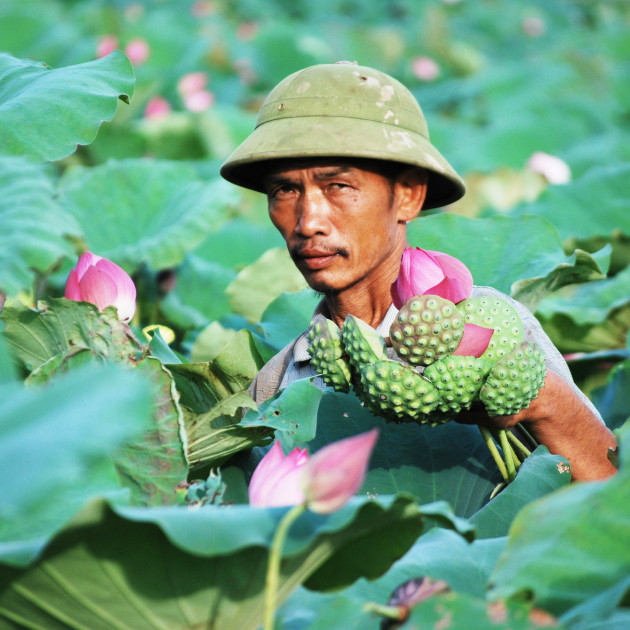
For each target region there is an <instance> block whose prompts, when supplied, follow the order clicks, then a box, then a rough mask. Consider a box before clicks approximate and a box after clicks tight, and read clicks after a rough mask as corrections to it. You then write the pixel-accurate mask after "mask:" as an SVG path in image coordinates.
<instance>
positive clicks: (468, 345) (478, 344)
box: [453, 324, 494, 359]
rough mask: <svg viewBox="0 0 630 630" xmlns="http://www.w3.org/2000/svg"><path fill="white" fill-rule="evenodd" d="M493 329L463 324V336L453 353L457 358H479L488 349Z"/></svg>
mask: <svg viewBox="0 0 630 630" xmlns="http://www.w3.org/2000/svg"><path fill="white" fill-rule="evenodd" d="M493 334H494V328H484V327H483V326H477V324H464V334H463V335H462V338H461V341H460V342H459V345H458V346H457V348H456V349H455V352H453V354H454V355H456V356H458V357H475V358H477V359H478V358H479V357H480V356H481V355H482V354H483V353H484V352H485V351H486V349H487V348H488V344H489V343H490V338H491V337H492V335H493Z"/></svg>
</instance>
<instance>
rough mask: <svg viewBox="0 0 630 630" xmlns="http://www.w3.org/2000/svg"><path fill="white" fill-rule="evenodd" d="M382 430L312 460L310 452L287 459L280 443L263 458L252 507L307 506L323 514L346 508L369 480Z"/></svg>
mask: <svg viewBox="0 0 630 630" xmlns="http://www.w3.org/2000/svg"><path fill="white" fill-rule="evenodd" d="M377 437H378V430H377V429H373V430H372V431H368V432H367V433H361V434H359V435H355V436H352V437H350V438H346V439H345V440H339V441H338V442H333V443H332V444H329V445H328V446H324V448H322V449H320V450H319V451H317V453H315V455H313V457H311V458H310V459H309V458H308V454H307V452H306V449H300V448H299V447H296V448H294V449H293V450H292V451H291V452H290V453H289V454H288V455H286V456H285V455H284V454H283V452H282V447H281V446H280V442H276V443H275V444H274V445H273V446H272V447H271V449H270V450H269V451H268V452H267V454H266V455H265V456H264V457H263V458H262V460H261V461H260V463H259V464H258V466H257V467H256V470H255V471H254V474H253V475H252V479H251V481H250V484H249V502H250V505H254V506H258V507H279V506H284V505H298V504H300V503H304V502H306V504H307V505H308V508H309V509H310V510H312V511H313V512H318V513H319V514H329V513H331V512H335V511H336V510H338V509H340V508H341V507H343V506H344V505H345V504H346V503H347V501H348V500H349V499H350V497H352V496H354V494H355V493H356V492H357V490H358V489H359V488H360V487H361V484H362V483H363V480H364V479H365V473H366V471H367V465H368V461H369V459H370V455H371V453H372V449H373V447H374V444H375V443H376V439H377Z"/></svg>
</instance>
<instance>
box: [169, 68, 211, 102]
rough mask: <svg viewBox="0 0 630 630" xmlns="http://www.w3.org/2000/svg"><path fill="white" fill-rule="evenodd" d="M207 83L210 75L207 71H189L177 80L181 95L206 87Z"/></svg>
mask: <svg viewBox="0 0 630 630" xmlns="http://www.w3.org/2000/svg"><path fill="white" fill-rule="evenodd" d="M207 85H208V75H207V74H206V73H205V72H189V73H188V74H185V75H183V76H182V77H181V78H180V79H179V81H178V82H177V91H178V92H179V94H180V95H181V96H186V95H187V94H194V93H195V92H199V91H200V90H203V89H205V87H206V86H207Z"/></svg>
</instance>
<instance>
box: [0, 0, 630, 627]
mask: <svg viewBox="0 0 630 630" xmlns="http://www.w3.org/2000/svg"><path fill="white" fill-rule="evenodd" d="M338 60H348V61H357V62H358V63H360V64H362V65H367V66H373V67H375V68H378V69H379V70H382V71H384V72H387V73H389V74H391V75H392V76H394V77H396V78H398V79H399V80H401V81H402V82H403V83H404V84H405V85H407V86H408V87H409V88H410V89H411V91H412V92H413V93H414V95H415V96H416V97H417V99H418V101H419V103H420V104H421V106H422V108H423V111H424V113H425V116H426V118H427V121H428V124H429V129H430V131H431V139H432V141H433V143H434V144H435V145H436V146H438V147H439V149H440V151H441V152H442V153H443V154H444V155H445V156H446V157H447V159H448V160H449V162H450V163H451V164H452V165H453V166H454V167H455V168H456V169H457V171H458V172H459V173H460V174H462V176H463V177H464V178H465V180H466V184H467V194H466V196H465V197H464V198H463V200H461V201H459V202H456V203H455V204H453V205H451V206H448V207H445V208H440V209H436V210H429V211H426V212H424V213H423V214H422V216H421V217H420V218H418V219H415V220H414V221H412V222H411V223H410V224H409V226H408V235H409V241H410V243H411V245H412V246H413V247H414V248H421V249H417V250H416V251H417V252H429V254H426V256H428V257H432V258H431V260H437V261H438V262H437V263H435V264H436V272H440V273H441V271H440V269H439V267H440V264H441V263H440V261H443V260H447V261H448V260H452V258H451V257H455V258H457V259H458V260H459V261H461V262H462V263H464V265H465V266H466V267H467V268H468V269H469V270H470V273H471V274H472V277H473V279H474V283H475V284H476V285H488V286H492V287H495V288H496V289H498V290H500V291H502V292H504V293H506V294H508V295H511V296H512V297H514V298H516V299H517V300H519V301H520V302H522V303H523V304H525V305H526V306H527V307H529V309H530V310H531V311H533V312H534V313H535V315H536V317H537V318H538V319H539V321H540V322H541V323H542V325H543V327H544V329H545V331H546V332H547V333H548V335H549V336H550V337H551V339H552V340H553V342H554V343H555V345H556V346H557V347H558V348H559V350H560V351H561V352H562V354H563V355H564V356H565V357H566V359H567V362H568V364H569V367H570V369H571V371H572V373H573V376H574V378H575V380H576V382H577V383H578V385H579V386H580V387H581V388H582V390H583V391H584V392H585V393H586V394H587V395H588V396H589V397H590V399H591V400H592V401H593V403H594V404H595V405H596V407H597V408H598V410H599V412H600V413H601V415H602V417H603V419H604V421H605V422H606V424H607V425H608V426H609V427H610V428H611V429H612V430H613V431H614V432H615V434H616V436H617V439H618V441H619V448H618V449H617V450H616V451H610V453H609V457H610V458H611V459H612V460H613V461H614V463H615V465H616V466H617V467H618V472H617V473H616V475H614V476H613V477H611V478H610V479H608V480H606V481H603V482H576V483H570V479H571V474H570V467H569V465H568V462H567V461H566V460H565V459H563V458H562V457H560V456H557V455H553V454H550V453H549V452H548V451H547V449H546V448H545V447H544V446H537V447H536V446H535V445H534V447H532V448H531V449H530V450H531V453H530V452H529V451H527V452H526V453H524V454H523V453H522V452H521V454H520V457H517V458H516V459H512V460H510V458H509V457H508V456H507V455H508V451H509V452H512V447H511V446H510V445H509V443H508V442H506V441H505V439H506V437H505V435H501V436H497V435H494V436H492V435H489V434H486V435H485V437H484V435H483V434H482V432H480V431H479V430H478V428H477V427H476V426H474V425H470V424H464V423H458V422H454V421H451V418H449V417H445V416H444V413H445V412H444V411H442V412H440V413H442V415H441V416H440V422H439V423H433V424H435V426H432V423H427V422H415V421H407V422H401V421H398V420H399V419H397V418H393V419H392V418H391V417H387V415H386V414H381V413H380V412H379V409H378V408H377V407H376V406H375V405H371V404H366V403H365V401H362V400H361V399H360V398H359V397H358V396H357V395H356V393H355V392H354V391H353V390H352V388H346V390H345V391H336V389H335V388H333V387H327V388H325V389H322V388H318V387H316V386H314V385H313V383H312V382H311V380H310V379H301V380H298V381H295V382H293V383H292V384H291V385H289V386H288V387H286V388H285V389H283V390H282V391H281V392H280V393H279V394H278V395H277V396H275V397H274V398H272V399H270V400H268V401H267V402H265V403H263V404H261V405H259V406H257V405H256V404H255V403H254V401H253V400H252V398H251V397H250V396H249V394H248V393H247V388H248V385H249V383H250V382H251V380H252V379H253V377H254V376H255V374H256V373H257V371H258V370H259V369H260V368H261V367H262V366H263V365H264V364H265V363H266V362H267V361H268V360H270V359H271V358H272V357H273V356H274V355H275V354H276V353H277V352H278V351H279V350H280V349H281V348H282V347H284V346H285V345H286V344H287V343H289V342H290V341H291V340H292V339H294V338H295V337H296V336H297V335H298V334H300V333H302V332H303V331H305V330H306V329H307V328H308V327H309V324H310V322H311V317H312V314H313V310H314V308H315V305H316V304H317V302H318V301H319V299H320V297H319V296H317V295H315V294H314V293H313V292H312V291H310V289H308V288H307V287H306V284H305V281H304V279H303V278H302V276H301V275H300V274H299V272H298V271H297V270H296V269H295V267H294V265H293V264H292V262H291V259H290V258H289V254H288V252H287V250H286V248H285V245H284V242H283V240H282V238H281V237H280V235H279V234H278V233H277V232H276V231H275V229H274V228H273V226H272V225H271V223H270V221H269V219H268V216H267V207H266V199H265V198H264V197H263V195H260V194H258V193H254V192H251V191H247V190H245V189H241V188H238V187H236V186H234V185H231V184H229V183H227V182H226V181H223V180H222V179H221V178H220V177H219V167H220V165H221V163H222V162H223V161H224V160H225V159H226V157H227V156H228V155H229V154H230V152H231V151H232V150H233V149H234V148H235V147H236V146H237V145H238V143H239V142H241V141H242V140H243V139H244V138H245V137H246V136H247V135H248V134H249V133H250V131H251V130H252V129H253V127H254V124H255V120H256V114H257V111H258V108H259V107H260V105H261V103H262V101H263V99H264V97H265V96H266V94H267V93H268V91H269V90H270V89H271V88H272V87H273V86H274V85H275V84H276V83H277V82H278V81H280V80H281V79H282V78H284V77H285V76H286V75H288V74H289V73H291V72H293V71H296V70H299V69H301V68H304V67H306V66H308V65H313V64H317V63H331V62H335V61H338ZM0 190H1V194H0V462H1V465H0V482H1V483H0V487H1V488H2V498H1V499H0V627H1V628H11V629H13V628H16V629H18V628H19V629H41V630H49V629H51V630H55V629H64V628H72V629H77V630H78V629H89V630H100V629H103V630H112V629H115V630H145V629H146V630H149V629H151V630H154V629H156V630H157V629H160V630H176V629H184V628H191V629H192V628H206V629H213V630H256V629H257V628H264V629H265V630H271V629H272V628H275V629H276V630H306V629H307V628H308V629H309V630H320V629H326V630H331V629H334V630H350V629H356V630H370V629H374V630H377V629H379V628H408V629H411V628H449V629H450V630H480V629H486V628H497V629H508V628H510V629H512V630H518V629H525V628H540V627H558V628H566V629H569V630H595V629H597V630H604V629H605V630H613V629H614V630H617V629H622V628H629V627H630V464H629V463H628V462H627V461H626V454H627V453H628V452H630V424H629V423H628V422H627V419H628V416H629V415H630V354H629V344H628V338H629V336H628V331H629V329H630V219H629V218H628V217H629V216H630V214H629V213H630V6H629V5H628V4H627V3H626V2H623V1H622V0H618V1H615V0H599V1H597V0H594V1H591V2H587V1H586V0H560V1H559V2H545V1H543V0H525V1H522V2H521V1H517V0H504V1H503V2H499V1H496V0H495V1H491V0H479V1H477V2H472V1H467V0H448V1H447V0H441V1H439V0H432V1H429V0H421V1H412V0H383V1H381V2H352V1H350V2H348V1H345V0H327V1H326V2H313V3H311V2H308V1H307V0H291V1H288V0H259V1H257V2H254V1H253V0H224V1H222V0H217V1H212V2H210V1H205V0H197V1H194V2H193V1H192V0H160V1H158V0H136V1H130V0H84V1H81V2H78V1H63V0H28V1H26V2H25V1H23V0H4V1H3V2H2V3H1V4H0ZM435 252H438V254H437V255H436V254H435ZM431 253H433V254H431ZM436 256H437V258H436ZM438 263H440V264H438ZM431 264H433V263H431ZM449 264H450V263H449ZM445 268H446V267H445ZM439 280H440V278H438V280H437V281H436V282H438V281H439ZM407 289H409V287H402V286H399V287H398V290H399V291H400V295H399V298H400V300H401V303H402V302H405V301H406V300H407V299H408V298H409V297H413V296H414V295H415V294H417V293H419V292H420V293H421V292H423V291H424V289H422V291H420V290H419V289H416V288H412V289H411V293H410V294H409V295H405V296H403V293H404V291H405V290H407ZM477 328H480V327H479V326H478V327H477ZM487 345H488V338H487V337H486V339H485V341H484V345H483V348H486V346H487ZM482 350H483V349H482ZM369 370H373V368H372V367H370V368H369ZM369 370H368V371H369ZM370 373H371V372H370ZM366 378H367V377H366ZM493 437H494V438H496V442H495V441H493ZM486 438H487V439H486ZM499 438H500V439H499ZM489 444H490V445H491V447H492V449H489V448H488V446H489ZM497 454H498V460H497V457H496V456H497ZM506 460H507V461H508V463H509V461H511V463H512V466H513V468H512V469H511V473H512V474H510V475H509V477H506V478H504V477H503V476H502V471H501V468H500V466H499V465H497V464H501V462H503V461H506ZM254 471H256V472H254ZM506 482H509V483H506Z"/></svg>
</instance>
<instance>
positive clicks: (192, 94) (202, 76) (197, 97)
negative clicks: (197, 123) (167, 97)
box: [177, 72, 215, 113]
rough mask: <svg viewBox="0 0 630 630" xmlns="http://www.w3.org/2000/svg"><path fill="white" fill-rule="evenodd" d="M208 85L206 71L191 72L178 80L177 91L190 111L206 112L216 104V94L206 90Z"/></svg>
mask: <svg viewBox="0 0 630 630" xmlns="http://www.w3.org/2000/svg"><path fill="white" fill-rule="evenodd" d="M207 85H208V75H207V74H206V73H205V72H189V73H188V74H185V75H184V76H182V77H181V78H180V80H179V81H178V82H177V91H178V92H179V95H180V96H181V97H182V100H183V102H184V107H185V108H186V109H187V110H188V111H189V112H195V113H198V112H205V111H206V110H207V109H208V108H210V107H212V105H214V100H215V99H214V94H213V93H212V92H210V91H209V90H206V86H207Z"/></svg>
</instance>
